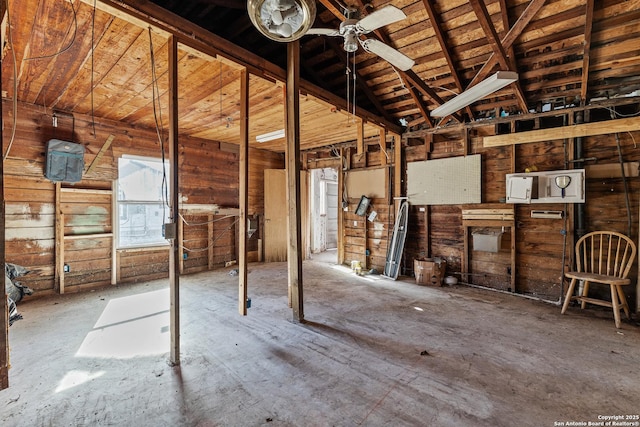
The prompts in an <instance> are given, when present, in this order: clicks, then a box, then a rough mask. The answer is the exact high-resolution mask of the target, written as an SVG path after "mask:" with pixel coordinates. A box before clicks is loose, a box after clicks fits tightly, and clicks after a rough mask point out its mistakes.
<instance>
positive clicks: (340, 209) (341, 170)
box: [338, 148, 345, 265]
mask: <svg viewBox="0 0 640 427" xmlns="http://www.w3.org/2000/svg"><path fill="white" fill-rule="evenodd" d="M344 152H345V150H344V149H343V148H340V167H339V168H338V264H340V265H342V264H344V208H343V207H342V201H343V200H344V167H343V166H342V165H343V164H344Z"/></svg>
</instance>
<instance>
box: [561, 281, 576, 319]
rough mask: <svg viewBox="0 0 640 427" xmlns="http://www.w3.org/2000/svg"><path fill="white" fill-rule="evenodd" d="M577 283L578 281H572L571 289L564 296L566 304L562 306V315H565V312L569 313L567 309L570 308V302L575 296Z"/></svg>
mask: <svg viewBox="0 0 640 427" xmlns="http://www.w3.org/2000/svg"><path fill="white" fill-rule="evenodd" d="M576 282H577V280H576V279H571V283H570V284H569V289H567V294H566V295H565V296H564V304H562V311H561V314H564V312H565V311H567V307H569V302H570V301H571V297H572V296H573V290H574V288H575V287H576Z"/></svg>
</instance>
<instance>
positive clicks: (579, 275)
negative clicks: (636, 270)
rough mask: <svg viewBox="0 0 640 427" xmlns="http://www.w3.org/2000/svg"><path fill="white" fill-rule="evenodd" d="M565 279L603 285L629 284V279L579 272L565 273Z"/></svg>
mask: <svg viewBox="0 0 640 427" xmlns="http://www.w3.org/2000/svg"><path fill="white" fill-rule="evenodd" d="M565 277H568V278H570V279H578V280H586V281H588V282H593V283H604V284H605V285H608V284H611V285H618V286H623V285H628V284H630V283H631V279H625V278H621V277H615V276H607V275H606V274H595V273H584V272H580V271H569V272H567V273H565Z"/></svg>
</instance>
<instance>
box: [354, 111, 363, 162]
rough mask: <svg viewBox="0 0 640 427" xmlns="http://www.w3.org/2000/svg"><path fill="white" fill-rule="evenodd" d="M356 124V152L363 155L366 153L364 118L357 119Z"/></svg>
mask: <svg viewBox="0 0 640 427" xmlns="http://www.w3.org/2000/svg"><path fill="white" fill-rule="evenodd" d="M356 125H357V131H356V132H357V135H356V154H357V155H358V156H361V155H362V154H363V153H364V121H363V120H362V119H357V120H356Z"/></svg>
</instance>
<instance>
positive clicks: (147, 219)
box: [118, 203, 169, 246]
mask: <svg viewBox="0 0 640 427" xmlns="http://www.w3.org/2000/svg"><path fill="white" fill-rule="evenodd" d="M163 208H164V209H163ZM119 211H120V215H119V218H120V219H119V220H120V223H119V228H118V230H119V231H120V236H119V237H120V246H146V245H153V244H158V243H162V244H165V243H167V241H166V240H165V239H164V237H162V224H164V223H165V222H168V221H169V209H168V208H167V207H166V206H163V205H162V204H161V203H159V204H149V203H120V206H119Z"/></svg>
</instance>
